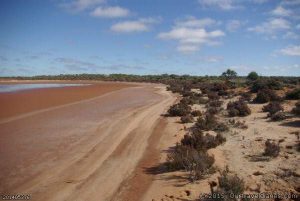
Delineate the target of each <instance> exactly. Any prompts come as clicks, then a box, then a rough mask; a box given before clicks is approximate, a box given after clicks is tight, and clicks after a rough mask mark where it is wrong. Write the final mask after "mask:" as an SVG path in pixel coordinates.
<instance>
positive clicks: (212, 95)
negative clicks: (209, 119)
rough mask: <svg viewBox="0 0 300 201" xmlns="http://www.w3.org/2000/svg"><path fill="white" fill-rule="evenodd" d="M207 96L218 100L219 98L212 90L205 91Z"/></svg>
mask: <svg viewBox="0 0 300 201" xmlns="http://www.w3.org/2000/svg"><path fill="white" fill-rule="evenodd" d="M207 97H208V98H209V99H210V100H219V99H220V96H219V95H218V94H217V93H216V92H212V91H210V92H208V93H207Z"/></svg>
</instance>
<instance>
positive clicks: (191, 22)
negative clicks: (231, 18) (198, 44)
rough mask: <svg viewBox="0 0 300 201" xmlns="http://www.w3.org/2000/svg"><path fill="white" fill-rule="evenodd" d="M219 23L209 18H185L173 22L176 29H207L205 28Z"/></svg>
mask: <svg viewBox="0 0 300 201" xmlns="http://www.w3.org/2000/svg"><path fill="white" fill-rule="evenodd" d="M219 23H220V22H217V21H216V20H214V19H211V18H203V19H197V18H195V17H192V16H190V17H187V18H185V19H184V20H178V21H176V22H175V25H176V26H177V27H194V28H196V27H198V28H200V27H207V26H212V25H217V24H219Z"/></svg>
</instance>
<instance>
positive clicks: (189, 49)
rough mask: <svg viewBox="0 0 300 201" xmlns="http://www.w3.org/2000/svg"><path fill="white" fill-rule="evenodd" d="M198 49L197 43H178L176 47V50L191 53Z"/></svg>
mask: <svg viewBox="0 0 300 201" xmlns="http://www.w3.org/2000/svg"><path fill="white" fill-rule="evenodd" d="M199 49H200V47H199V46H197V45H184V44H182V45H179V46H178V47H177V51H179V52H182V53H191V52H196V51H198V50H199Z"/></svg>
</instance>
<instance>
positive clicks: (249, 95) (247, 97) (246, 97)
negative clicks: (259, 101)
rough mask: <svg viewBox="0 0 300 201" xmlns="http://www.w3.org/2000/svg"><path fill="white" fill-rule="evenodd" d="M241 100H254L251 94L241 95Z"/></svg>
mask: <svg viewBox="0 0 300 201" xmlns="http://www.w3.org/2000/svg"><path fill="white" fill-rule="evenodd" d="M240 96H241V97H240V100H242V101H248V102H250V101H251V98H252V94H251V93H250V92H243V93H241V94H240Z"/></svg>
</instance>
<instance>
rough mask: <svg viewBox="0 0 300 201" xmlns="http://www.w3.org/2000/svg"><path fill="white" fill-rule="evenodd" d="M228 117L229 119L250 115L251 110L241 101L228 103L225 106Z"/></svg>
mask: <svg viewBox="0 0 300 201" xmlns="http://www.w3.org/2000/svg"><path fill="white" fill-rule="evenodd" d="M227 111H228V115H229V116H231V117H235V116H240V117H244V116H247V115H249V114H251V110H250V108H249V107H248V105H247V103H245V102H244V101H242V100H238V101H235V102H229V103H228V104H227Z"/></svg>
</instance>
